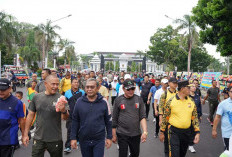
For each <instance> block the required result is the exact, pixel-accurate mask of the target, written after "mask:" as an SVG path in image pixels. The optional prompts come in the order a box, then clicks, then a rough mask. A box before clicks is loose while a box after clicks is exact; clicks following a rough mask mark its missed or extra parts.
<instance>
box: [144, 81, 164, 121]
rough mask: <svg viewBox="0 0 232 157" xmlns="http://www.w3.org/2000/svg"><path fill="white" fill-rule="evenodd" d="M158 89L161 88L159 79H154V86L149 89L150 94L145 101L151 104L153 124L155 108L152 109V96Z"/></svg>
mask: <svg viewBox="0 0 232 157" xmlns="http://www.w3.org/2000/svg"><path fill="white" fill-rule="evenodd" d="M160 88H161V85H160V79H156V80H155V85H154V86H152V87H151V89H150V93H149V95H148V99H147V104H150V101H151V104H152V109H153V117H154V120H153V122H155V121H156V116H155V108H154V96H155V93H156V92H157V91H158V90H159V89H160Z"/></svg>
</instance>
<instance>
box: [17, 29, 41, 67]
mask: <svg viewBox="0 0 232 157" xmlns="http://www.w3.org/2000/svg"><path fill="white" fill-rule="evenodd" d="M17 53H19V55H20V56H21V57H22V58H23V60H24V61H26V67H27V65H28V66H29V67H30V66H31V63H32V62H36V61H37V60H38V59H39V58H40V51H39V50H38V49H37V47H36V45H35V36H34V32H33V31H32V32H30V33H29V35H28V37H27V40H26V45H25V46H23V47H21V48H19V49H18V50H17Z"/></svg>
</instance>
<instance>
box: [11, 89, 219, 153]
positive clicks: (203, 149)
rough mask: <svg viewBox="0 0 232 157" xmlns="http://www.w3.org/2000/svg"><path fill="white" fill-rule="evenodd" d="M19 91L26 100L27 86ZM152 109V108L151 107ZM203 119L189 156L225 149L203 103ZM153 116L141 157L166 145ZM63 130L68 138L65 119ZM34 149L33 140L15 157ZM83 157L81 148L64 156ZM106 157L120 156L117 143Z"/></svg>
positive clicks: (160, 150) (19, 150) (107, 151)
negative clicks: (193, 149) (212, 132)
mask: <svg viewBox="0 0 232 157" xmlns="http://www.w3.org/2000/svg"><path fill="white" fill-rule="evenodd" d="M17 90H19V91H23V93H24V94H25V95H24V98H23V101H24V102H27V101H26V88H17ZM151 110H152V109H151ZM203 113H204V114H203V120H202V122H201V124H200V129H201V137H200V142H199V144H197V145H195V149H196V151H197V152H196V153H190V152H189V151H188V153H187V155H186V156H187V157H218V156H219V155H220V154H221V153H222V152H223V150H224V146H223V141H222V138H221V131H220V126H219V128H218V138H217V139H212V137H211V130H212V127H211V126H210V124H209V123H208V121H207V119H206V118H207V115H208V105H207V104H206V105H203ZM152 120H153V117H152V114H151V112H150V116H149V121H148V132H149V135H148V139H147V142H146V143H143V144H141V147H140V148H141V149H140V157H163V156H164V153H163V150H164V147H163V143H161V142H160V141H159V139H158V138H154V131H155V124H154V123H153V122H152ZM62 132H63V141H65V140H66V128H65V121H63V122H62ZM31 149H32V142H31V141H30V145H29V146H28V147H24V146H21V147H20V148H19V149H17V150H16V151H15V154H14V157H30V156H31ZM66 156H67V157H81V152H80V149H78V150H72V152H71V153H69V154H65V153H64V157H66ZM45 157H49V154H48V153H47V152H46V153H45ZM105 157H118V150H117V147H116V145H115V144H112V147H111V148H110V149H108V150H105Z"/></svg>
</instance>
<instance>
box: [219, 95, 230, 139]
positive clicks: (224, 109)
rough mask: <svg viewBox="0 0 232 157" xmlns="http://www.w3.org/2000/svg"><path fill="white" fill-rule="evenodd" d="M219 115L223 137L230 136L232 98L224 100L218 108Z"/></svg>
mask: <svg viewBox="0 0 232 157" xmlns="http://www.w3.org/2000/svg"><path fill="white" fill-rule="evenodd" d="M216 114H217V115H220V116H221V117H222V118H221V130H222V137H223V138H230V136H231V134H232V100H231V99H230V98H228V99H226V100H224V101H222V102H221V103H220V104H219V105H218V108H217V113H216Z"/></svg>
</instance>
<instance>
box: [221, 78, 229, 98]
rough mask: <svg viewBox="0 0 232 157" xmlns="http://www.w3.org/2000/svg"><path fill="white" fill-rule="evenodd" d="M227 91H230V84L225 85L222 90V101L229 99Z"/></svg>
mask: <svg viewBox="0 0 232 157" xmlns="http://www.w3.org/2000/svg"><path fill="white" fill-rule="evenodd" d="M229 91H230V82H227V83H226V87H225V88H224V90H223V91H222V93H223V95H224V99H227V98H229Z"/></svg>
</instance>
